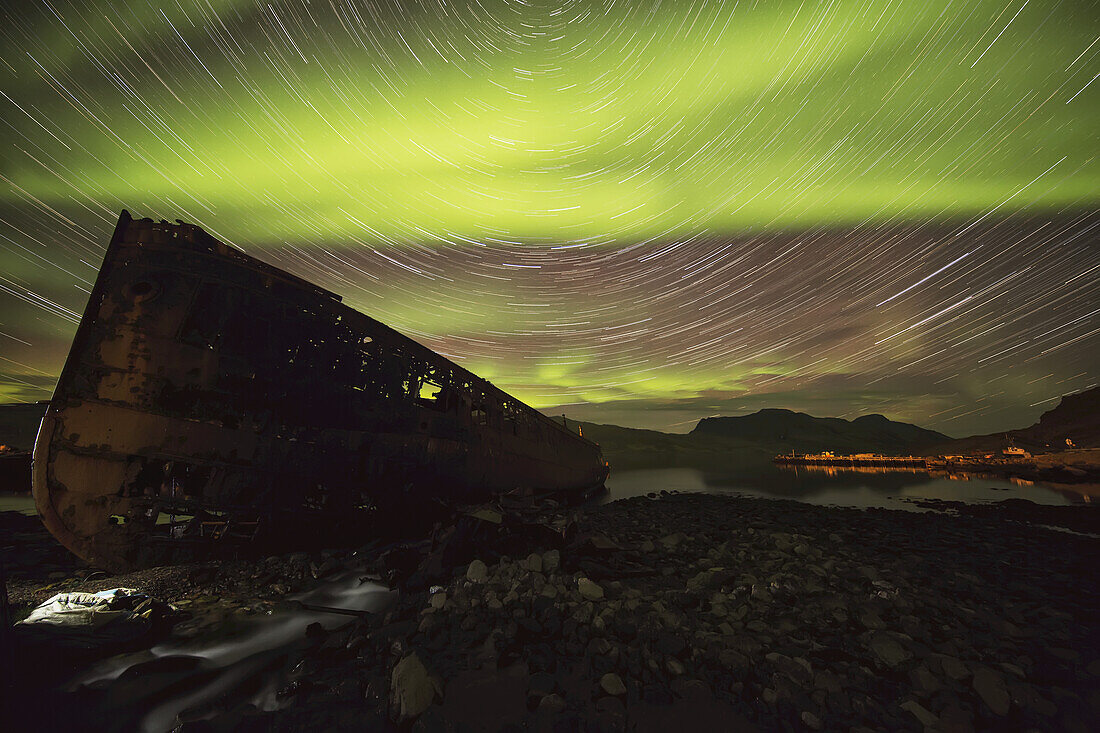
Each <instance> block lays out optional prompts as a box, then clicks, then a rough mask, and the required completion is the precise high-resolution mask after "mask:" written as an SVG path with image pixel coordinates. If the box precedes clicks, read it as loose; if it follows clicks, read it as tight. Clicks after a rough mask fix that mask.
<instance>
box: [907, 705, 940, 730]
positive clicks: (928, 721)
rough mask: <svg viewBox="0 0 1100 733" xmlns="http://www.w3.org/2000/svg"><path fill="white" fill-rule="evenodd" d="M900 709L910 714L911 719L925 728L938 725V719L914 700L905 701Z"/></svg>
mask: <svg viewBox="0 0 1100 733" xmlns="http://www.w3.org/2000/svg"><path fill="white" fill-rule="evenodd" d="M901 709H902V710H907V711H909V712H910V713H912V714H913V717H914V718H916V719H917V720H918V721H920V724H921V725H923V726H924V727H925V728H935V727H936V726H938V725H939V724H940V719H939V718H937V717H936V716H935V715H933V714H932V712H931V711H930V710H927V709H926V708H925V707H924V706H922V705H921V704H920V703H918V702H917V701H916V700H907V701H905V702H903V703H902V704H901Z"/></svg>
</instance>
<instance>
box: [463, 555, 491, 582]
mask: <svg viewBox="0 0 1100 733" xmlns="http://www.w3.org/2000/svg"><path fill="white" fill-rule="evenodd" d="M488 577H489V568H488V567H486V565H485V563H483V562H482V561H481V560H474V561H473V562H472V563H470V567H469V568H467V569H466V579H467V580H470V581H473V582H474V583H484V582H485V580H486V579H487V578H488Z"/></svg>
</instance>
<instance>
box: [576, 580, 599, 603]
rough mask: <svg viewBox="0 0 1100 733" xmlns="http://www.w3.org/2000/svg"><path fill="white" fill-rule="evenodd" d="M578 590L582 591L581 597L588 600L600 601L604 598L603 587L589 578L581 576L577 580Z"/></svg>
mask: <svg viewBox="0 0 1100 733" xmlns="http://www.w3.org/2000/svg"><path fill="white" fill-rule="evenodd" d="M577 590H579V591H580V593H581V598H584V599H585V600H587V601H599V600H602V599H603V588H601V587H600V586H598V585H596V584H595V583H593V582H592V581H591V580H589V579H588V578H579V579H578V580H577Z"/></svg>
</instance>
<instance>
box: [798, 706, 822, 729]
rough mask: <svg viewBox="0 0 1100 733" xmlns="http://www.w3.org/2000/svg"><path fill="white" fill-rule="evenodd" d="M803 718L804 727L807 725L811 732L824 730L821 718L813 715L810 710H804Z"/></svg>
mask: <svg viewBox="0 0 1100 733" xmlns="http://www.w3.org/2000/svg"><path fill="white" fill-rule="evenodd" d="M801 718H802V723H803V725H805V726H806V727H807V728H809V729H810V730H821V728H822V723H821V718H819V717H817V716H816V715H814V714H813V713H811V712H810V711H809V710H803V711H802V715H801Z"/></svg>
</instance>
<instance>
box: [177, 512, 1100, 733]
mask: <svg viewBox="0 0 1100 733" xmlns="http://www.w3.org/2000/svg"><path fill="white" fill-rule="evenodd" d="M1074 511H1093V510H1092V509H1091V508H1088V507H1084V508H1075V509H1074ZM1098 550H1100V540H1097V539H1094V538H1090V537H1082V536H1077V535H1072V534H1068V533H1062V532H1055V531H1052V530H1050V529H1046V528H1042V527H1038V526H1034V525H1030V524H1026V523H1022V522H1018V521H1012V520H1007V519H1005V518H1003V517H1000V516H989V517H986V516H949V515H943V514H934V513H923V514H918V513H908V512H897V511H886V510H871V511H859V510H852V509H833V508H822V507H814V506H809V505H805V504H798V503H794V502H785V501H762V500H754V499H741V498H735V497H724V496H711V495H702V494H688V495H672V496H663V497H660V498H657V499H648V498H636V499H628V500H623V501H618V502H614V503H612V504H608V505H605V506H601V507H596V508H592V509H589V510H588V511H587V513H586V514H584V515H583V516H582V517H581V519H580V522H579V533H578V534H577V535H576V536H575V537H573V538H572V539H571V540H570V542H568V543H567V544H566V545H565V546H563V547H562V548H561V549H560V550H559V549H552V548H550V547H542V548H540V547H529V548H527V549H525V550H523V551H522V552H521V553H518V554H516V555H515V556H511V557H493V556H490V555H485V556H483V557H480V558H477V559H474V560H473V561H472V562H471V561H469V560H467V561H465V562H463V563H462V564H460V565H457V566H454V567H451V568H450V569H449V570H447V571H446V573H445V576H446V577H445V578H444V579H443V580H441V581H440V582H438V584H436V585H433V586H432V587H430V588H426V589H424V590H421V591H415V592H410V591H404V592H403V593H402V595H401V598H400V599H399V600H398V602H397V603H396V605H395V606H394V607H392V608H391V610H389V611H388V612H387V613H386V614H385V615H384V616H383V617H371V618H364V619H359V620H355V621H352V622H350V623H349V624H347V625H345V626H343V627H341V628H339V629H337V630H334V631H330V632H319V631H317V630H314V631H313V632H312V633H313V634H314V635H315V636H316V639H314V643H312V645H311V646H310V647H309V649H308V650H307V651H305V652H303V656H302V657H301V658H300V659H296V660H293V662H292V664H291V665H290V666H291V667H292V668H293V669H292V671H291V672H290V674H289V682H288V684H287V686H286V689H285V690H284V691H283V693H282V694H281V695H280V700H281V704H282V705H283V707H282V709H280V710H277V711H273V712H260V711H257V710H256V709H255V707H253V706H251V705H249V704H246V703H242V702H241V701H239V700H238V701H235V702H234V701H231V700H226V701H223V703H222V704H221V707H220V708H218V706H217V705H215V706H214V715H213V716H212V717H210V718H209V719H206V720H200V721H196V722H192V723H188V724H187V725H186V726H185V729H195V730H199V729H202V730H210V729H214V730H231V729H257V730H267V729H272V728H275V729H281V730H292V729H293V730H296V729H303V728H316V729H322V728H324V729H349V730H350V729H356V730H362V729H411V730H424V731H432V730H445V731H446V730H450V731H465V730H488V731H495V730H520V729H528V730H545V731H557V730H608V731H614V730H633V731H665V730H753V729H757V730H867V729H872V730H883V729H886V730H923V729H926V728H930V729H934V730H945V731H968V730H1006V729H1012V730H1017V729H1020V730H1022V729H1037V730H1071V731H1072V730H1081V731H1086V730H1091V729H1095V721H1096V720H1097V716H1098V712H1100V695H1098V693H1097V689H1098V688H1100V653H1098V651H1097V648H1096V639H1097V638H1100V635H1098V633H1097V631H1098V629H1097V618H1098V614H1097V611H1098V610H1100V609H1098V606H1100V593H1098V584H1097V579H1096V574H1095V572H1094V568H1095V567H1096V561H1097V559H1098V554H1100V553H1098ZM318 635H319V636H318Z"/></svg>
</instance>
